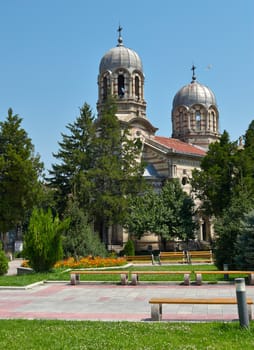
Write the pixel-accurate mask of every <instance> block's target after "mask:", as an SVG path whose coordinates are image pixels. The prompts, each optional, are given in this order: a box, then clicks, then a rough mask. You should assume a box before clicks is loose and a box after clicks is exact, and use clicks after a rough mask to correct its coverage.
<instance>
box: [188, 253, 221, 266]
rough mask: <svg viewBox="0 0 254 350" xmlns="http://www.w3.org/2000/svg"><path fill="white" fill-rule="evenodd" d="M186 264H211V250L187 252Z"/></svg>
mask: <svg viewBox="0 0 254 350" xmlns="http://www.w3.org/2000/svg"><path fill="white" fill-rule="evenodd" d="M187 256H188V262H189V263H190V264H192V263H195V262H196V263H211V264H212V263H213V262H214V261H213V253H212V251H211V250H189V251H188V252H187Z"/></svg>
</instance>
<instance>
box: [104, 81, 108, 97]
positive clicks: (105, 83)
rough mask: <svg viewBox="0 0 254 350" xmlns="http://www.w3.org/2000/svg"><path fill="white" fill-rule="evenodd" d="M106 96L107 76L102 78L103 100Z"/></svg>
mask: <svg viewBox="0 0 254 350" xmlns="http://www.w3.org/2000/svg"><path fill="white" fill-rule="evenodd" d="M107 97H108V79H107V77H104V78H103V100H106V99H107Z"/></svg>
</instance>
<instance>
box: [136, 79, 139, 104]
mask: <svg viewBox="0 0 254 350" xmlns="http://www.w3.org/2000/svg"><path fill="white" fill-rule="evenodd" d="M135 96H136V98H137V99H138V100H139V77H137V76H136V77H135Z"/></svg>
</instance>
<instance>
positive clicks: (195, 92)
mask: <svg viewBox="0 0 254 350" xmlns="http://www.w3.org/2000/svg"><path fill="white" fill-rule="evenodd" d="M194 69H195V67H194ZM194 104H201V105H204V106H206V107H207V108H208V107H210V106H211V105H213V106H216V98H215V95H214V93H213V92H212V90H211V89H209V88H208V87H207V86H205V85H202V84H200V83H198V82H197V81H196V77H195V74H194V71H193V76H192V82H191V83H190V84H188V85H185V86H184V87H182V88H181V89H180V90H179V91H178V92H177V94H176V95H175V97H174V100H173V109H174V108H175V107H177V106H187V107H190V106H192V105H194Z"/></svg>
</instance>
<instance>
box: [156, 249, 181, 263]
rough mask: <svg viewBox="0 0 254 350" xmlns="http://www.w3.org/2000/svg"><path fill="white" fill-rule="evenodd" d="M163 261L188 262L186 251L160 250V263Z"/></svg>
mask: <svg viewBox="0 0 254 350" xmlns="http://www.w3.org/2000/svg"><path fill="white" fill-rule="evenodd" d="M162 263H181V264H186V263H187V256H186V254H185V252H184V251H182V252H160V254H159V264H162Z"/></svg>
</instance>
